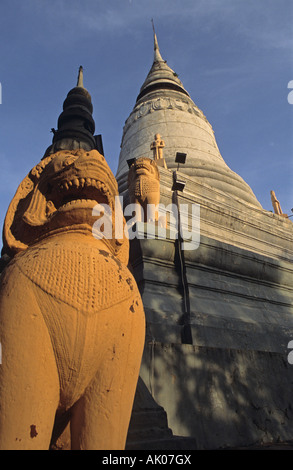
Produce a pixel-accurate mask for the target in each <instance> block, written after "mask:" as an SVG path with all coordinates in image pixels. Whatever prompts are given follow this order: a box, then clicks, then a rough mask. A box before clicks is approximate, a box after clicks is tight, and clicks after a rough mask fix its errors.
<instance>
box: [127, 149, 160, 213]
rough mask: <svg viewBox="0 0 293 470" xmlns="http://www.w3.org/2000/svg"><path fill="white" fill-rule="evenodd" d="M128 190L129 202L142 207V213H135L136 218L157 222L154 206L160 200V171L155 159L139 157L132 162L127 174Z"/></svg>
mask: <svg viewBox="0 0 293 470" xmlns="http://www.w3.org/2000/svg"><path fill="white" fill-rule="evenodd" d="M128 190H129V198H130V202H131V203H132V204H138V205H139V206H140V207H141V208H142V214H141V216H139V215H138V214H137V220H139V221H144V222H157V221H158V213H157V211H156V210H155V206H156V205H158V204H159V202H160V173H159V170H158V167H157V164H156V162H155V160H152V159H151V158H147V157H141V158H137V159H136V160H135V161H134V162H133V163H132V165H131V166H130V169H129V174H128Z"/></svg>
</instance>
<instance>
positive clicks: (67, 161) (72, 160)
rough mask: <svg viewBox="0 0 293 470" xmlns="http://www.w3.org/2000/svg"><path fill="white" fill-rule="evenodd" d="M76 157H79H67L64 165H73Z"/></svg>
mask: <svg viewBox="0 0 293 470" xmlns="http://www.w3.org/2000/svg"><path fill="white" fill-rule="evenodd" d="M76 159H77V156H76V155H70V156H69V157H67V158H66V159H65V160H64V162H63V166H70V165H72V163H74V162H75V160H76Z"/></svg>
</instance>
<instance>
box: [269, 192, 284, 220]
mask: <svg viewBox="0 0 293 470" xmlns="http://www.w3.org/2000/svg"><path fill="white" fill-rule="evenodd" d="M271 201H272V205H273V209H274V212H275V214H278V215H281V216H282V217H286V218H288V215H287V214H284V213H283V211H282V209H281V204H280V202H279V201H278V199H277V197H276V194H275V191H271Z"/></svg>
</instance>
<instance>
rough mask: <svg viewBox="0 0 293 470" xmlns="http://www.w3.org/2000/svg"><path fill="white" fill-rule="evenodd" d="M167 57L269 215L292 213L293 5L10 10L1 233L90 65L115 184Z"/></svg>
mask: <svg viewBox="0 0 293 470" xmlns="http://www.w3.org/2000/svg"><path fill="white" fill-rule="evenodd" d="M151 18H153V19H154V22H155V27H156V32H157V36H158V40H159V45H160V51H161V54H162V56H163V58H164V59H166V60H167V62H168V64H169V66H170V67H171V68H172V69H173V70H175V71H176V73H177V74H178V75H179V78H180V79H181V81H182V82H183V85H184V87H185V88H186V89H187V91H188V92H189V94H190V96H191V97H192V99H193V101H194V102H195V104H196V105H197V106H198V107H199V108H200V109H202V110H203V112H204V114H205V115H206V116H207V118H208V120H209V121H210V123H211V124H212V126H213V129H214V131H215V136H216V139H217V142H218V145H219V148H220V151H221V154H222V156H223V158H224V160H225V161H226V163H227V164H228V165H229V166H230V168H231V169H232V170H233V171H235V172H236V173H238V174H239V175H241V176H242V177H243V178H244V180H245V181H246V182H247V183H248V184H249V185H250V186H251V188H252V189H253V191H254V193H255V194H256V196H257V198H258V199H259V201H260V203H261V204H262V206H263V207H264V209H266V210H272V207H271V201H270V190H271V189H273V190H275V192H276V195H277V197H278V199H279V200H280V203H281V206H282V209H283V211H284V212H287V213H288V214H291V212H290V209H291V208H292V207H293V184H292V181H293V154H292V151H293V132H292V124H293V105H292V104H289V102H288V93H289V92H290V89H288V83H289V81H290V80H293V66H292V64H293V34H292V33H293V31H292V30H293V21H292V20H293V2H292V0H82V1H81V0H1V8H0V82H1V85H2V104H1V105H0V141H1V146H0V162H1V169H0V224H1V226H2V225H3V220H4V216H5V213H6V210H7V207H8V204H9V202H10V200H11V198H12V197H13V195H14V193H15V191H16V189H17V186H18V184H19V183H20V182H21V180H22V179H23V178H24V177H25V176H26V174H27V173H28V172H29V171H30V169H31V168H32V167H33V166H34V165H35V164H36V163H38V161H39V160H40V159H41V157H42V156H43V153H44V151H45V150H46V148H47V147H48V146H49V145H50V143H51V140H52V134H51V133H50V129H51V128H52V127H57V119H58V116H59V114H60V113H61V111H62V104H63V101H64V99H65V97H66V95H67V92H68V91H69V90H70V89H71V88H73V87H74V86H75V84H76V78H77V72H78V67H79V65H83V67H84V84H85V86H86V88H87V89H88V90H89V92H90V93H91V96H92V100H93V105H94V119H95V122H96V133H101V134H102V136H103V144H104V150H105V156H106V158H107V160H108V163H109V165H110V167H111V169H112V171H113V173H114V174H115V173H116V169H117V165H118V158H119V151H120V142H121V137H122V128H123V125H124V122H125V120H126V119H127V117H128V116H129V114H130V112H131V111H132V109H133V106H134V104H135V100H136V97H137V95H138V92H139V89H140V87H141V85H142V83H143V81H144V79H145V78H146V75H147V73H148V71H149V69H150V67H151V65H152V60H153V37H152V25H151Z"/></svg>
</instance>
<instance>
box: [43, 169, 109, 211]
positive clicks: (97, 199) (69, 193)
mask: <svg viewBox="0 0 293 470" xmlns="http://www.w3.org/2000/svg"><path fill="white" fill-rule="evenodd" d="M48 199H49V200H50V204H49V205H48V206H47V207H49V214H48V215H51V214H52V213H54V212H55V211H65V210H68V209H73V208H74V207H84V208H87V207H93V206H94V205H95V204H97V203H100V204H109V205H110V204H111V199H112V198H111V194H110V192H109V190H108V189H107V187H106V185H105V183H103V182H102V181H99V180H97V179H94V178H77V177H75V178H73V179H71V180H67V179H66V180H62V181H61V182H59V183H58V185H56V187H55V188H54V189H53V190H52V191H51V194H50V196H49V197H48Z"/></svg>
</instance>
